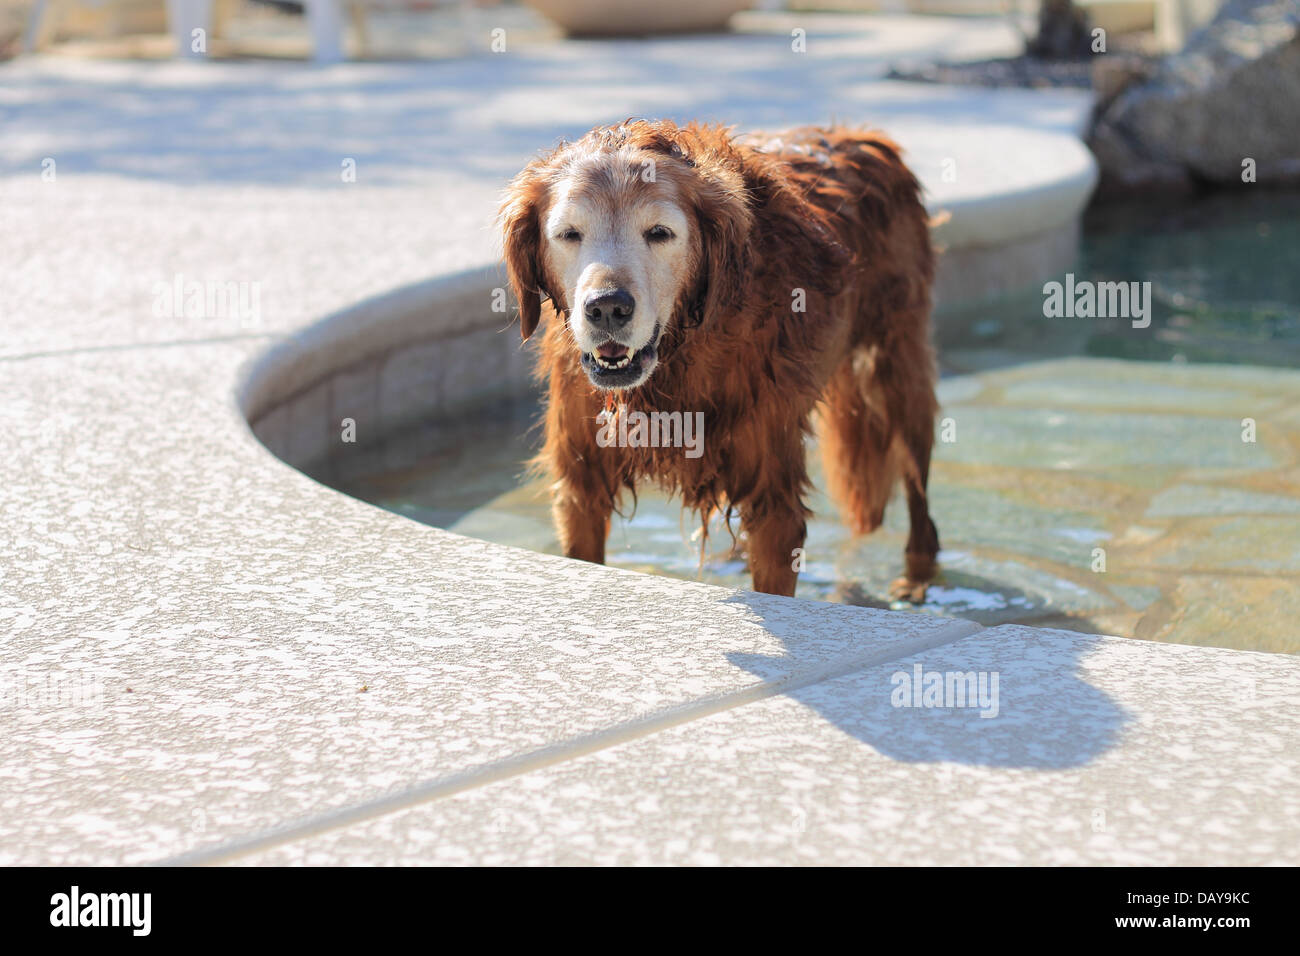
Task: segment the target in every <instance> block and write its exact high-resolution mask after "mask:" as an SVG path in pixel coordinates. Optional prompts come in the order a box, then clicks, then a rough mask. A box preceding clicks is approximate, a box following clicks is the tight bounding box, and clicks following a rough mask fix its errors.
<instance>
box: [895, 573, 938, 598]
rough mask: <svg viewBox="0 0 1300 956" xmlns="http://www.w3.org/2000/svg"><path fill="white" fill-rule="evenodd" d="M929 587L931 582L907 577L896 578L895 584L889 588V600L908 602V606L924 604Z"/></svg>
mask: <svg viewBox="0 0 1300 956" xmlns="http://www.w3.org/2000/svg"><path fill="white" fill-rule="evenodd" d="M929 586H930V582H929V581H918V580H916V579H915V578H909V577H906V576H904V577H901V578H895V579H894V583H893V584H891V585H890V586H889V599H890V600H891V601H906V602H907V603H908V604H924V603H925V592H926V589H927V588H928V587H929Z"/></svg>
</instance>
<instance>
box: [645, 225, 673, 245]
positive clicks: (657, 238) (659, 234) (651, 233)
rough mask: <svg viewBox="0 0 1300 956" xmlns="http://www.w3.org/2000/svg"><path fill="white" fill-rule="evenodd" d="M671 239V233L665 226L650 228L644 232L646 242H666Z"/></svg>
mask: <svg viewBox="0 0 1300 956" xmlns="http://www.w3.org/2000/svg"><path fill="white" fill-rule="evenodd" d="M672 237H673V231H672V230H671V229H669V228H668V227H667V226H651V227H650V228H649V229H647V230H646V231H645V241H646V242H667V241H668V240H669V239H671V238H672Z"/></svg>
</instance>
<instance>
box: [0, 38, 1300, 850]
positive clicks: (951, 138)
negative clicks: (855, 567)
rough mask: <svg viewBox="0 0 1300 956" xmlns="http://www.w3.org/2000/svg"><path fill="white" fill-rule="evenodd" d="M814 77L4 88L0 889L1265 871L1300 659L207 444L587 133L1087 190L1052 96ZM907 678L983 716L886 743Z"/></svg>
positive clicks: (120, 81)
mask: <svg viewBox="0 0 1300 956" xmlns="http://www.w3.org/2000/svg"><path fill="white" fill-rule="evenodd" d="M718 42H720V41H716V40H714V41H709V43H711V44H717V43H718ZM836 42H838V43H839V44H840V48H839V52H838V53H836V54H835V55H834V56H828V59H827V60H825V61H823V62H822V64H821V66H820V68H819V70H817V71H814V70H813V69H812V68H811V67H809V66H807V65H805V64H806V62H807V61H798V63H797V64H795V65H791V66H789V69H790V70H795V71H800V70H802V71H805V73H803V74H797V73H783V72H782V70H783V69H785V67H784V66H782V64H785V63H786V59H784V58H788V56H789V54H788V47H783V48H782V51H781V53H780V54H779V56H778V54H776V53H772V54H771V60H770V62H768V61H764V60H762V59H761V58H758V59H756V57H757V56H758V51H757V50H755V49H753V48H751V49H750V50H749V52H748V53H747V54H746V55H745V56H744V57H739V54H733V55H731V58H730V59H729V58H728V55H727V53H726V50H725V49H724V48H722V47H716V46H709V45H708V44H703V43H702V42H701V43H696V42H694V41H674V42H667V43H663V44H653V45H649V46H648V47H646V48H640V49H638V51H637V52H638V53H639V54H640V57H632V56H630V55H629V52H628V51H627V50H626V49H623V50H620V49H619V48H610V49H609V51H608V52H607V54H606V55H607V56H608V57H610V58H611V59H612V61H613V62H617V63H620V64H622V65H623V66H624V67H625V68H626V69H627V70H628V80H627V83H626V85H623V86H610V85H609V84H608V83H605V82H602V83H600V84H596V83H593V82H592V80H593V78H596V77H608V76H609V75H611V70H612V66H611V62H604V63H600V62H594V61H593V60H592V58H591V56H588V57H587V58H586V59H583V58H580V57H579V58H574V59H569V58H564V57H561V56H560V55H559V54H557V53H547V52H545V51H542V52H538V53H536V54H529V57H531V59H529V58H527V57H524V56H522V55H521V56H520V58H519V59H505V60H501V61H487V60H482V61H478V60H476V61H471V62H469V63H467V64H462V65H460V66H457V65H456V64H437V65H412V66H395V65H363V66H349V67H340V68H333V69H329V70H315V69H309V68H303V67H298V66H291V65H266V64H225V65H216V64H153V65H140V64H120V63H74V64H70V63H66V62H52V61H49V60H34V61H26V62H19V63H14V64H9V65H7V66H5V67H4V69H3V73H0V79H2V80H3V81H4V85H3V87H0V97H2V98H3V106H4V108H5V109H6V111H7V114H8V115H7V122H6V128H5V134H4V140H3V150H4V152H3V156H0V209H3V210H4V212H5V217H4V223H3V229H0V261H3V262H4V263H5V268H6V275H5V282H4V284H3V293H2V294H3V297H4V298H3V301H0V327H2V328H3V331H4V336H3V341H2V342H0V395H2V396H3V402H4V409H5V423H6V429H7V430H8V433H9V436H10V441H11V454H9V455H6V456H4V458H3V461H2V463H0V500H2V501H3V508H4V510H3V515H4V519H3V527H4V539H3V541H4V546H3V549H2V550H0V573H2V574H3V577H2V578H0V589H2V591H3V600H2V601H0V635H2V636H0V674H3V676H4V679H5V681H6V683H5V685H4V693H3V694H2V695H0V715H2V716H0V719H2V720H3V721H4V726H5V733H4V734H3V735H0V863H4V864H15V863H45V864H71V863H80V864H107V863H146V862H151V861H159V860H166V859H177V858H180V859H187V860H213V861H222V860H236V861H253V862H257V861H266V862H326V861H328V862H348V861H354V860H355V861H366V862H379V861H382V862H396V861H404V862H405V861H414V860H420V861H458V862H489V861H510V862H526V861H541V860H567V861H575V860H592V861H614V860H618V861H641V860H663V861H670V860H671V861H714V860H720V861H726V862H739V861H745V860H758V859H764V860H826V861H832V860H833V861H840V860H858V861H886V860H888V861H896V862H959V861H961V862H965V861H987V862H1008V861H1011V860H1015V861H1023V862H1084V861H1094V860H1106V861H1108V862H1143V863H1160V862H1168V861H1178V862H1200V863H1224V862H1247V861H1249V862H1263V861H1270V862H1295V847H1296V845H1297V840H1296V835H1297V833H1300V787H1297V783H1300V768H1298V762H1300V756H1298V755H1300V746H1297V743H1300V723H1298V722H1297V716H1296V708H1295V707H1294V706H1287V704H1288V702H1289V703H1291V704H1294V695H1295V688H1296V686H1297V681H1298V680H1300V661H1297V660H1296V659H1295V658H1292V657H1286V656H1280V655H1260V654H1247V653H1241V652H1230V651H1222V650H1214V649H1202V648H1195V649H1190V648H1171V647H1167V646H1160V645H1153V644H1145V643H1137V642H1128V641H1121V640H1116V639H1095V638H1083V637H1080V636H1078V635H1067V634H1063V633H1055V632H1035V631H1029V630H1026V629H1017V628H999V629H996V630H989V631H983V632H978V633H973V632H976V631H977V628H976V627H975V626H973V625H968V624H965V623H963V622H955V621H945V620H937V619H928V618H923V617H919V616H907V615H904V616H899V615H893V614H890V613H888V612H876V611H870V610H866V609H860V608H846V607H837V606H831V605H820V604H815V603H811V602H804V601H797V600H788V599H781V598H771V597H765V596H755V595H753V594H749V593H745V592H735V591H728V590H726V589H721V588H713V587H708V586H704V585H698V584H689V583H683V582H678V581H672V580H667V579H654V578H649V577H647V576H643V575H634V574H629V573H626V572H619V571H617V570H612V569H605V568H596V567H592V566H587V565H580V564H576V563H572V562H568V561H564V560H560V559H555V558H546V557H542V556H538V555H535V554H532V553H529V552H524V551H518V550H514V549H509V548H503V547H499V546H495V545H489V544H486V543H483V542H477V541H474V540H471V539H466V538H461V537H457V536H455V535H451V534H447V533H444V532H439V531H435V530H431V529H429V528H426V527H423V526H419V525H416V524H415V523H413V522H409V521H406V520H404V519H401V518H398V517H396V516H393V515H390V514H386V513H384V512H381V511H379V510H378V509H375V508H372V507H370V506H367V505H363V504H361V503H359V502H356V501H353V500H350V499H347V498H345V497H343V496H341V495H339V494H337V493H336V492H334V491H332V490H330V489H327V488H324V487H322V486H320V485H318V484H316V483H314V482H312V481H310V480H309V479H307V478H306V477H304V476H303V475H301V474H300V473H298V472H296V471H294V470H293V469H291V468H289V467H287V466H286V465H284V464H283V463H282V462H280V461H278V460H276V459H275V458H274V457H272V456H271V455H270V454H269V453H268V452H267V451H266V450H265V449H264V448H263V447H262V446H261V445H259V444H258V443H257V442H256V441H255V440H254V439H253V437H252V435H251V434H250V432H249V431H248V428H247V426H246V423H245V422H244V420H243V418H242V416H241V414H240V413H239V411H238V410H237V409H236V408H235V404H234V401H233V398H232V396H233V391H234V388H235V383H236V381H237V380H238V376H239V372H240V369H241V367H242V366H244V365H245V364H246V363H247V362H249V361H250V360H252V359H254V358H255V357H256V356H258V355H259V354H261V353H262V352H263V351H264V350H265V349H266V348H267V347H268V346H269V345H271V344H272V343H274V342H276V341H277V340H279V339H282V338H283V337H285V336H287V335H291V334H293V333H295V332H297V331H299V330H301V329H302V328H304V327H305V326H307V325H309V324H310V323H312V322H313V321H315V320H317V319H318V318H319V317H321V316H323V315H325V314H327V313H329V312H331V311H333V310H335V309H338V308H341V307H343V306H345V305H348V304H350V303H353V302H356V301H358V300H360V299H363V298H366V297H369V296H373V295H377V294H379V293H382V292H384V291H386V290H388V289H391V288H393V287H394V286H397V285H400V284H402V283H406V282H413V281H416V280H419V279H425V278H427V277H429V276H431V275H441V274H448V273H451V272H454V271H456V270H458V269H462V268H469V267H475V266H482V265H485V264H488V263H490V262H492V261H493V260H494V259H495V256H496V248H495V239H494V237H493V234H492V231H491V227H490V220H491V211H492V206H493V204H494V197H495V193H496V190H497V189H498V188H499V184H500V182H501V180H502V179H503V178H504V176H506V175H507V174H509V173H510V172H511V171H513V170H514V169H515V168H516V167H517V165H518V164H519V163H520V162H521V161H522V160H523V159H524V158H525V157H526V156H527V155H528V154H529V153H531V152H532V151H533V150H535V149H536V148H538V147H539V146H543V145H545V144H546V143H549V142H551V141H552V140H553V139H554V138H555V137H556V136H557V135H559V134H572V133H575V132H578V131H580V130H581V129H582V128H583V127H585V126H587V125H589V124H590V123H592V122H594V121H597V120H610V119H617V118H621V117H622V116H625V115H628V114H631V113H637V112H644V111H647V110H653V112H655V113H664V112H668V113H675V114H677V115H681V116H685V115H693V114H698V115H703V116H706V117H710V116H712V117H716V118H719V119H722V118H725V119H728V120H730V121H735V122H739V123H742V124H744V125H760V124H774V123H781V122H787V121H793V120H797V121H801V122H802V121H808V120H816V119H823V118H825V117H811V116H808V115H806V112H805V111H806V104H807V103H808V102H810V101H812V102H819V103H822V104H824V106H825V109H826V112H827V113H831V112H834V113H838V114H839V115H840V116H842V117H846V118H847V117H850V116H851V117H854V118H860V119H863V120H870V121H872V122H876V123H879V124H880V125H882V126H885V127H888V128H890V129H891V130H894V131H896V132H897V133H898V135H899V136H900V138H901V139H903V141H904V143H905V145H908V146H909V148H912V149H914V150H915V151H916V152H917V154H918V156H919V157H920V160H919V168H920V169H921V171H922V173H923V175H925V176H926V178H927V181H931V180H934V179H935V176H934V171H935V170H936V169H937V168H939V164H940V161H941V160H942V159H943V158H944V157H947V156H949V155H951V154H952V153H954V152H955V151H956V150H958V149H968V150H970V153H969V155H970V156H971V158H972V162H971V164H970V165H969V166H967V165H965V164H964V162H961V161H959V165H958V169H959V170H961V169H963V168H970V169H982V170H983V171H984V176H985V183H984V187H983V189H982V190H981V189H980V188H979V187H978V183H977V181H976V180H975V179H974V177H970V178H963V175H962V174H960V173H959V176H958V182H957V183H955V184H952V188H953V189H968V190H971V192H970V198H971V200H972V202H974V201H976V200H978V198H979V196H981V195H987V194H988V193H989V192H990V191H992V192H996V191H997V190H999V189H1002V190H1005V191H1006V192H1007V193H1008V195H1010V194H1011V193H1016V194H1020V193H1023V192H1025V191H1026V190H1027V189H1032V188H1033V177H1034V176H1042V180H1041V181H1042V182H1043V183H1047V182H1049V181H1051V180H1052V178H1053V175H1055V174H1050V170H1048V171H1046V172H1045V171H1044V169H1043V168H1042V167H1041V165H1040V166H1037V167H1035V168H1034V169H1026V168H1025V167H1024V166H1023V165H1021V164H1015V165H1011V164H1001V163H999V162H998V161H997V160H996V158H995V157H996V155H1003V156H1005V155H1010V153H1011V151H1012V150H1013V147H1014V144H1016V143H1023V144H1025V148H1026V150H1030V149H1032V148H1033V142H1032V141H1036V142H1039V143H1040V145H1041V147H1042V151H1041V152H1039V153H1035V154H1034V155H1039V156H1042V157H1044V158H1047V157H1049V156H1052V155H1058V156H1065V157H1070V156H1075V155H1077V154H1076V153H1074V152H1073V149H1074V148H1075V147H1077V143H1074V141H1073V140H1072V139H1071V138H1070V137H1069V136H1068V135H1066V134H1067V133H1068V130H1069V129H1070V128H1072V126H1073V125H1074V124H1076V123H1077V122H1078V117H1079V115H1080V110H1081V108H1084V107H1086V104H1085V103H1081V101H1080V100H1079V99H1078V98H1077V97H1075V98H1071V97H1069V96H1065V95H1057V94H1044V95H1042V96H1037V95H1035V96H1028V95H1023V94H1001V93H996V94H995V93H990V92H983V91H951V90H944V89H942V88H934V89H913V88H908V87H898V86H895V85H891V84H885V83H879V82H875V81H873V80H872V75H873V73H872V71H873V70H876V69H877V67H878V66H879V64H878V63H876V64H875V65H873V61H870V60H864V59H863V58H862V57H859V56H856V55H855V53H856V52H857V51H855V48H854V47H853V44H852V42H851V41H850V40H845V39H843V38H840V39H839V40H837V41H836ZM931 42H932V44H935V45H938V44H941V43H942V42H943V41H942V39H941V38H939V39H935V38H931ZM592 49H595V48H592ZM588 53H589V54H590V53H591V50H589V51H588ZM704 53H707V55H702V54H704ZM984 53H987V50H982V51H981V55H983V54H984ZM593 55H594V54H593ZM738 57H739V58H738ZM575 63H580V64H581V65H575ZM682 63H690V64H693V71H692V72H689V73H683V72H682V71H680V70H675V69H673V68H672V67H674V66H678V67H680V66H681V64H682ZM539 77H541V79H539ZM801 77H802V79H801ZM814 79H817V82H820V83H821V84H823V85H822V86H821V87H817V88H810V89H805V88H799V86H798V83H801V82H805V81H806V82H809V83H811V82H813V80H814ZM480 84H482V86H481V87H480ZM471 89H476V90H479V92H477V93H473V94H467V91H468V90H471ZM989 124H993V126H995V127H996V128H998V129H1000V130H1002V131H1004V132H1005V136H1006V137H1011V136H1013V135H1014V136H1016V137H1018V139H1016V140H1014V141H1013V140H1011V139H1010V138H1007V139H998V138H996V137H992V138H991V135H990V134H989V132H988V130H989V128H990V127H989ZM999 124H1001V125H999ZM1035 127H1036V129H1035ZM1016 129H1018V130H1019V132H1016ZM1063 131H1065V132H1063ZM1039 136H1041V137H1043V139H1041V140H1034V138H1035V137H1039ZM927 137H928V139H927ZM927 142H928V143H929V144H930V145H929V146H928V147H927V146H926V143H927ZM1053 143H1055V144H1056V147H1057V148H1056V150H1055V152H1054V151H1053V149H1052V144H1053ZM1072 143H1073V144H1074V145H1073V146H1072V145H1071V144H1072ZM45 157H50V158H53V159H54V160H55V161H56V164H57V165H56V169H57V178H56V179H55V180H54V181H53V182H46V181H43V180H42V179H41V176H40V173H41V168H42V159H43V158H45ZM346 157H352V158H355V159H357V169H358V176H357V182H356V183H353V184H347V185H345V184H343V183H342V182H341V181H340V177H339V170H340V163H341V161H342V160H343V159H344V158H346ZM1085 165H1086V164H1085ZM1063 168H1065V175H1067V176H1068V175H1071V174H1074V173H1078V172H1079V171H1078V170H1077V169H1074V168H1073V167H1070V166H1069V164H1068V163H1067V164H1066V166H1065V167H1063ZM1089 168H1090V167H1089ZM1058 171H1059V169H1058ZM1026 177H1028V179H1026ZM960 198H961V197H960V196H956V195H949V196H948V197H946V199H945V200H944V201H945V202H947V201H950V200H951V201H953V202H954V203H955V204H958V205H959V203H956V201H957V200H959V199H960ZM1026 208H1028V207H1026ZM955 221H956V217H955ZM1027 225H1028V226H1032V225H1033V223H1032V222H1030V223H1027ZM972 228H974V227H972ZM177 274H182V275H184V276H185V277H187V278H188V279H195V280H199V281H219V282H227V281H233V282H240V281H246V282H256V283H259V284H260V285H259V289H260V309H259V314H258V315H257V316H256V317H248V318H245V319H242V320H241V319H239V318H238V317H232V316H210V317H206V318H184V317H176V316H167V315H163V314H158V313H159V312H160V311H163V310H156V309H155V308H154V305H155V293H156V288H155V286H156V284H157V283H159V282H163V283H167V282H171V281H172V279H173V277H174V276H175V275H177ZM514 341H515V340H514V333H513V332H512V331H509V330H507V331H506V332H505V334H504V335H503V337H502V348H503V349H508V348H513V347H514ZM915 663H921V664H922V665H923V668H924V670H925V671H926V672H928V671H930V670H935V669H937V670H940V671H947V670H957V669H960V670H963V671H966V670H969V671H982V672H998V673H1000V675H1001V678H1000V688H1001V690H1000V698H999V705H998V706H999V716H998V717H995V718H987V719H986V718H981V717H979V716H978V714H977V713H976V712H975V711H972V710H969V709H956V710H954V709H928V708H920V709H911V708H894V707H892V706H890V704H889V700H890V693H891V692H892V685H891V684H890V680H891V677H892V675H893V674H894V673H895V672H897V671H900V670H902V671H908V670H909V668H910V667H911V666H912V665H913V664H915Z"/></svg>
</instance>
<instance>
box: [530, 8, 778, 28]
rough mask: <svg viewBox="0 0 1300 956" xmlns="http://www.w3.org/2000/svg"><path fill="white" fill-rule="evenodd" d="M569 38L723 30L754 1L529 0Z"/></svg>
mask: <svg viewBox="0 0 1300 956" xmlns="http://www.w3.org/2000/svg"><path fill="white" fill-rule="evenodd" d="M526 2H527V3H528V5H529V6H530V7H532V8H533V9H534V10H536V11H537V12H538V13H540V14H542V15H543V16H544V17H546V18H547V19H548V20H551V21H552V22H554V23H556V24H558V25H559V26H560V28H561V29H563V30H564V32H565V33H567V34H569V35H570V36H628V35H639V34H647V33H698V32H703V31H707V30H722V29H725V28H726V25H727V21H728V20H729V19H730V18H731V15H732V14H733V13H736V12H738V11H740V10H745V9H747V8H749V7H751V6H753V4H754V0H526Z"/></svg>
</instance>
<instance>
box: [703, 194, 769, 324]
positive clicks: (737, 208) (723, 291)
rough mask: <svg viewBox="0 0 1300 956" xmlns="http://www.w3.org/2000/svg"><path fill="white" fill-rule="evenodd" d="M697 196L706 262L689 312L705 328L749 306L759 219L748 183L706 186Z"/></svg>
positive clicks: (704, 261) (704, 260) (704, 259)
mask: <svg viewBox="0 0 1300 956" xmlns="http://www.w3.org/2000/svg"><path fill="white" fill-rule="evenodd" d="M694 192H695V196H694V197H693V199H694V206H695V221H696V222H697V223H698V225H699V231H700V257H699V266H698V276H697V279H696V283H695V289H694V294H693V298H692V300H691V302H690V304H689V307H688V312H689V315H690V318H691V321H692V323H693V324H695V325H701V324H703V323H705V322H711V321H713V319H714V318H715V317H717V316H719V315H721V314H723V313H726V312H733V311H736V310H738V309H740V308H742V307H743V305H744V301H745V294H746V292H747V291H748V289H749V287H750V285H751V279H750V269H751V266H752V265H753V262H754V252H755V250H754V237H753V231H754V214H753V213H752V212H751V211H750V208H749V204H748V202H747V201H746V198H745V191H744V186H743V183H740V182H736V183H731V182H727V181H712V182H710V181H705V182H701V183H698V184H697V188H696V189H695V190H694Z"/></svg>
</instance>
